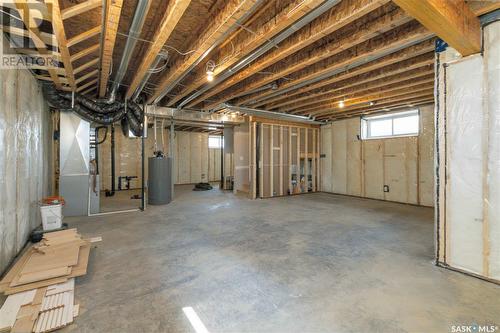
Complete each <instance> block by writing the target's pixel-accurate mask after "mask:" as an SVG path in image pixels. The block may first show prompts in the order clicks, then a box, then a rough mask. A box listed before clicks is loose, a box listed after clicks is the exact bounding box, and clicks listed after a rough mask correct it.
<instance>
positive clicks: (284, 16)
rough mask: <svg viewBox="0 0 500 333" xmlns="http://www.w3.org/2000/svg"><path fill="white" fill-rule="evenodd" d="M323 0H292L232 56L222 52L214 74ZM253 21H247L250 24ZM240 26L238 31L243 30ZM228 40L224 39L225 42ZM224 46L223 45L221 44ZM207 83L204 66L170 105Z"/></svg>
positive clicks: (237, 48)
mask: <svg viewBox="0 0 500 333" xmlns="http://www.w3.org/2000/svg"><path fill="white" fill-rule="evenodd" d="M322 2H323V0H305V1H304V0H295V1H292V2H291V3H290V4H289V5H288V6H286V7H285V8H284V9H282V10H281V11H280V12H279V13H277V14H276V16H274V17H273V19H271V20H269V21H268V22H266V23H265V24H263V25H261V26H259V28H258V29H257V30H256V31H255V32H254V33H251V34H249V36H248V38H246V39H244V40H243V41H241V42H240V43H238V44H237V45H236V46H235V47H234V52H233V53H232V54H231V56H229V57H228V56H226V55H225V54H221V55H220V56H219V58H218V59H217V60H216V61H215V63H216V64H217V66H216V67H215V70H214V76H217V75H219V74H220V73H222V72H223V71H225V70H227V69H228V68H230V67H231V66H233V65H234V64H236V63H237V62H238V61H239V60H240V59H242V58H243V57H245V56H246V55H248V54H249V53H250V52H252V51H253V50H255V49H257V48H258V47H260V46H261V45H263V44H264V43H266V42H268V41H269V40H270V39H271V38H272V37H274V36H275V35H277V34H278V33H280V32H281V31H283V30H284V29H285V28H287V27H289V26H290V25H292V24H293V23H294V22H296V21H297V20H299V19H300V18H301V17H302V16H304V15H306V14H307V13H308V12H310V11H311V10H313V9H314V8H316V7H317V6H319V5H320V4H321V3H322ZM272 4H273V2H272V1H267V3H266V4H265V5H264V6H263V7H262V9H261V10H259V12H261V11H262V10H267V9H266V8H268V6H269V5H272ZM256 17H257V14H256V15H254V17H253V19H256ZM250 23H251V22H245V25H246V26H248V25H249V24H250ZM241 29H243V28H240V29H239V30H238V31H237V32H239V31H241ZM226 43H227V40H226V41H224V44H226ZM221 47H222V45H221ZM205 83H207V78H206V73H205V69H204V68H199V69H198V71H197V72H196V77H195V78H194V79H193V80H191V81H190V82H189V84H187V85H186V86H185V87H184V88H183V89H182V90H181V92H179V93H178V94H177V95H176V96H175V97H174V98H172V99H170V100H169V101H168V105H174V104H175V103H177V102H178V101H179V100H181V99H182V98H184V97H186V96H187V95H188V94H189V93H191V92H193V91H194V90H196V89H197V88H199V87H200V86H202V85H203V84H205Z"/></svg>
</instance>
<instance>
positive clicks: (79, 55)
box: [71, 44, 100, 62]
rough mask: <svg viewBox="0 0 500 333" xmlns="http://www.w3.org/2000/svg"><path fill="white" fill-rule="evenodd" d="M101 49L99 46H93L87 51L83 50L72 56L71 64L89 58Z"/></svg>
mask: <svg viewBox="0 0 500 333" xmlns="http://www.w3.org/2000/svg"><path fill="white" fill-rule="evenodd" d="M99 48H100V45H99V44H94V45H92V46H89V47H87V48H86V49H83V50H81V51H80V52H78V53H76V54H74V55H72V56H71V62H75V61H77V60H78V59H81V58H83V57H85V56H88V55H90V54H92V53H94V52H97V51H98V50H99Z"/></svg>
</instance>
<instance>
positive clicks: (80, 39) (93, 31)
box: [67, 25, 102, 47]
mask: <svg viewBox="0 0 500 333" xmlns="http://www.w3.org/2000/svg"><path fill="white" fill-rule="evenodd" d="M101 29H102V26H101V25H98V26H97V27H94V28H92V29H90V30H87V31H85V32H83V33H81V34H79V35H76V36H75V37H73V38H70V39H68V41H67V47H71V46H74V45H76V44H78V43H80V42H83V41H84V40H87V39H89V38H92V37H94V36H97V35H99V34H100V33H101Z"/></svg>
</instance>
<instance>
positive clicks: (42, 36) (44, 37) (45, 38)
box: [0, 25, 57, 53]
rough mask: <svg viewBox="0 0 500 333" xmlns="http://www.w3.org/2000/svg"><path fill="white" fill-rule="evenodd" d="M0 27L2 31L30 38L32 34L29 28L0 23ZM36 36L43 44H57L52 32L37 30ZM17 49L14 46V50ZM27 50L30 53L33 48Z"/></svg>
mask: <svg viewBox="0 0 500 333" xmlns="http://www.w3.org/2000/svg"><path fill="white" fill-rule="evenodd" d="M0 27H1V29H2V30H3V31H4V32H7V33H9V34H11V35H14V36H19V37H27V38H32V36H33V35H32V34H30V31H29V30H24V29H22V28H18V27H13V26H10V25H0ZM36 36H37V37H38V39H39V40H40V41H41V42H43V43H44V44H47V45H52V46H57V40H56V38H55V36H54V35H53V34H50V33H46V32H41V31H39V34H38V35H36ZM35 38H36V37H35ZM25 50H26V49H25ZM28 50H29V49H28ZM18 51H19V49H18V48H16V52H18ZM29 51H31V53H33V50H29Z"/></svg>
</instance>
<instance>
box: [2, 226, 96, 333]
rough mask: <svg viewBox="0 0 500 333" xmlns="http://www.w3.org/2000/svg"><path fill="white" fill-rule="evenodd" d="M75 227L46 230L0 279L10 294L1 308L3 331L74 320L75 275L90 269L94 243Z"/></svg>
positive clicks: (42, 329)
mask: <svg viewBox="0 0 500 333" xmlns="http://www.w3.org/2000/svg"><path fill="white" fill-rule="evenodd" d="M100 240H101V238H100V237H96V238H91V239H83V238H82V237H81V235H79V234H78V233H77V231H76V229H69V230H63V231H57V232H52V233H46V234H44V237H43V239H42V241H40V242H39V243H37V244H34V245H32V246H30V247H29V248H28V249H27V250H26V251H25V252H24V253H23V255H22V256H21V257H20V258H19V260H18V261H17V262H16V263H15V264H14V265H13V266H12V268H11V269H10V270H9V272H8V273H7V274H6V275H5V276H4V278H3V279H2V280H1V281H0V292H3V293H5V294H6V295H9V296H8V297H7V299H6V301H5V303H4V305H3V306H2V308H1V309H0V332H9V331H10V332H37V333H41V332H49V331H53V330H56V329H58V328H61V327H64V326H66V325H68V324H70V323H72V322H73V318H74V317H75V316H76V315H77V314H78V305H75V304H74V288H75V279H74V278H75V277H77V276H82V275H85V274H86V273H87V264H88V259H89V254H90V246H91V243H93V242H96V241H100Z"/></svg>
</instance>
